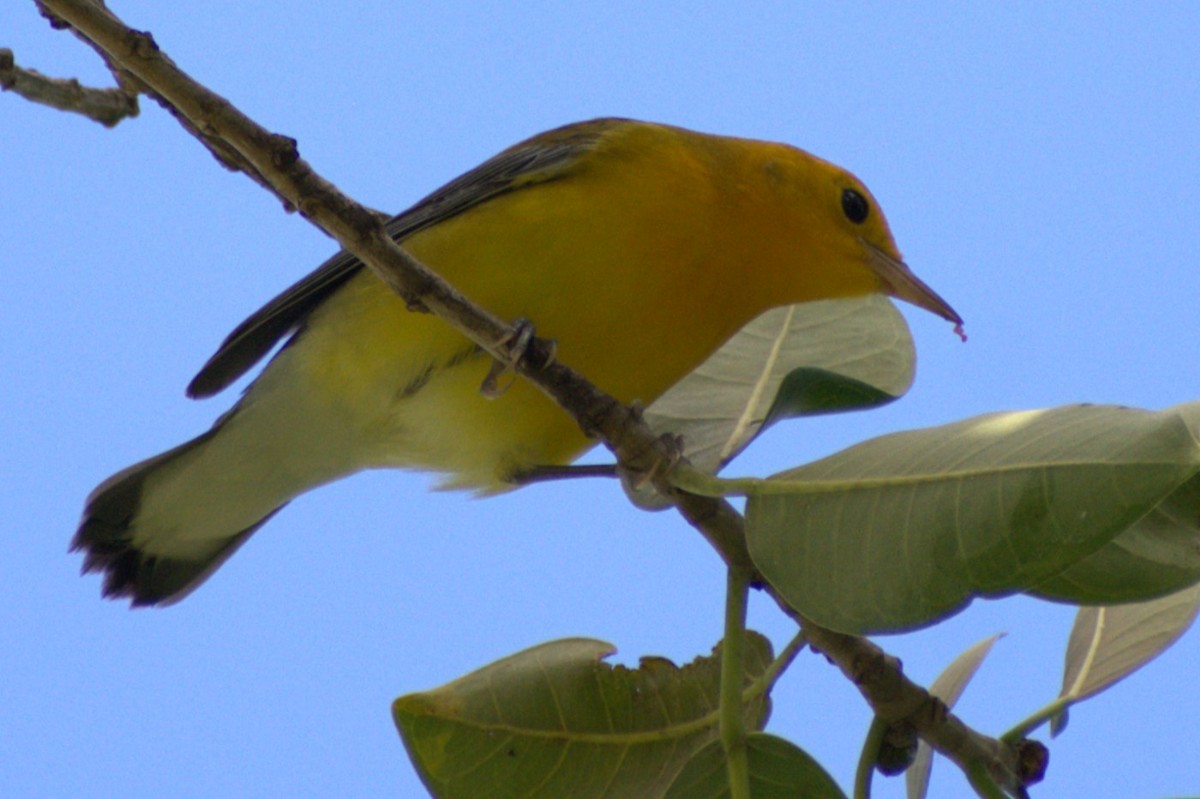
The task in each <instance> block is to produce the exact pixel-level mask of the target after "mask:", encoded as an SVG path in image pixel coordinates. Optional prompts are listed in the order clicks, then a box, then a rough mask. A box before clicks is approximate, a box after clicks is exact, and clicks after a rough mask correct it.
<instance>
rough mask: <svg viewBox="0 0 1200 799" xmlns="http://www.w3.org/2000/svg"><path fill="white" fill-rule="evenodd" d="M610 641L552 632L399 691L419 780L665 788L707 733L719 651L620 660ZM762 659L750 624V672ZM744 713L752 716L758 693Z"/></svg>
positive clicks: (447, 792)
mask: <svg viewBox="0 0 1200 799" xmlns="http://www.w3.org/2000/svg"><path fill="white" fill-rule="evenodd" d="M612 652H613V648H612V647H611V645H609V644H606V643H604V642H602V641H595V640H590V639H567V640H563V641H553V642H550V643H547V644H542V645H541V646H538V647H533V648H531V649H528V650H525V651H523V652H520V653H517V654H516V655H513V656H510V657H508V658H505V659H503V660H500V661H497V662H496V663H493V664H491V665H490V666H486V667H484V668H483V669H480V670H479V671H476V672H473V673H472V674H469V675H467V676H465V677H463V678H460V679H459V680H456V681H454V682H452V683H449V684H448V685H445V686H443V687H441V688H437V689H434V690H432V691H427V692H424V693H419V694H410V695H408V696H404V697H401V698H399V699H397V700H396V702H395V703H394V705H393V715H394V716H395V719H396V724H397V727H398V729H399V730H400V734H401V737H402V738H403V739H404V743H405V746H406V747H407V749H408V751H409V756H410V757H411V758H412V760H413V762H414V764H415V765H416V767H417V770H418V773H419V774H420V775H421V778H422V780H423V781H424V782H425V784H426V787H428V788H429V790H430V792H431V793H432V794H433V795H434V796H435V797H438V798H439V799H450V798H453V797H462V798H464V799H465V797H477V796H488V797H495V798H496V799H498V798H499V797H513V799H516V798H517V797H521V799H534V798H535V797H537V798H541V799H550V797H562V796H571V797H578V798H579V799H591V798H592V797H594V798H595V799H601V798H602V797H604V798H609V797H611V798H612V799H616V797H625V796H645V797H648V799H652V798H653V797H657V796H662V794H663V793H664V792H665V791H666V788H667V786H668V785H669V784H670V782H671V780H672V779H673V778H674V776H675V775H676V774H677V773H678V771H679V769H680V768H682V766H683V764H684V763H685V762H686V761H687V760H688V758H689V757H690V756H691V755H692V753H693V752H694V751H696V749H698V748H699V747H701V746H703V745H704V744H705V743H707V742H708V741H710V740H712V739H713V738H714V736H715V735H716V729H717V694H718V683H719V657H718V656H716V655H715V654H714V656H711V657H706V658H698V659H697V660H696V661H694V662H692V663H691V664H688V665H687V666H684V667H682V668H680V667H676V666H675V665H674V664H672V663H670V662H669V661H666V660H664V659H662V658H645V659H643V660H642V662H641V664H640V666H639V668H637V669H628V668H625V667H623V666H616V667H614V666H611V665H609V664H606V663H603V662H602V658H604V657H606V656H608V655H610V654H612ZM770 660H771V647H770V643H769V642H768V641H767V640H766V639H765V638H763V637H762V636H760V635H758V634H756V633H748V634H747V638H746V665H747V679H748V680H750V679H753V678H754V677H757V676H759V675H761V674H762V673H763V671H764V670H765V668H766V666H767V665H768V664H769V662H770ZM746 715H747V719H746V720H747V724H748V726H750V727H751V728H752V729H758V728H760V727H761V725H762V724H764V723H765V721H766V715H767V706H766V703H765V700H764V699H762V698H761V697H760V698H759V700H758V701H755V702H751V703H749V704H748V706H747V708H746Z"/></svg>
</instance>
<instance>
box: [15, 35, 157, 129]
mask: <svg viewBox="0 0 1200 799" xmlns="http://www.w3.org/2000/svg"><path fill="white" fill-rule="evenodd" d="M0 90H3V91H11V92H14V93H15V94H18V95H20V96H21V97H24V98H25V99H26V100H28V101H30V102H31V103H38V104H40V105H46V106H49V107H51V108H56V109H58V110H59V111H69V112H71V113H74V114H80V115H82V116H85V117H87V118H88V119H91V120H93V121H96V122H99V123H100V124H101V125H104V126H105V127H106V128H111V127H114V126H116V124H117V123H118V122H120V121H121V120H122V119H125V118H126V117H135V116H137V115H138V101H137V92H134V91H128V90H126V89H125V88H123V87H120V86H118V87H116V88H113V89H93V88H91V87H89V86H84V85H83V84H81V83H80V82H79V81H78V80H76V79H75V78H51V77H48V76H46V75H43V74H42V73H40V72H38V71H37V70H35V69H24V68H23V67H19V66H17V61H16V57H15V56H14V55H13V51H12V50H9V49H7V48H0Z"/></svg>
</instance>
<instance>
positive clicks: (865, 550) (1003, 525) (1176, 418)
mask: <svg viewBox="0 0 1200 799" xmlns="http://www.w3.org/2000/svg"><path fill="white" fill-rule="evenodd" d="M1189 412H1190V409H1189ZM1188 421H1190V420H1189V419H1187V418H1185V415H1184V414H1182V413H1180V412H1179V409H1170V410H1169V411H1164V412H1161V413H1150V412H1146V411H1139V410H1133V409H1128V408H1119V407H1113V406H1090V405H1081V406H1068V407H1064V408H1055V409H1049V410H1040V411H1024V412H1016V413H999V414H989V415H986V416H981V417H976V418H974V419H968V420H965V421H962V422H957V423H954V424H950V425H945V426H943V427H937V428H929V429H925V430H915V431H908V432H904V433H896V434H892V435H889V436H884V437H882V438H877V439H873V440H871V441H867V442H865V443H863V444H859V445H857V446H855V447H852V448H850V449H848V450H844V451H843V452H840V453H837V454H835V455H833V456H830V457H828V458H825V459H823V460H821V461H817V462H815V463H812V464H809V465H807V466H803V467H800V468H798V469H794V470H791V471H788V472H785V473H782V474H780V475H776V476H774V477H772V478H771V479H769V480H767V481H762V482H761V483H759V484H756V485H754V486H753V487H752V489H751V491H750V497H749V501H748V505H747V528H748V529H747V537H748V541H749V545H750V550H751V554H752V556H753V557H754V559H755V562H756V564H757V565H758V566H759V568H760V569H761V570H762V572H763V574H764V575H765V576H766V578H767V580H768V581H769V582H771V584H772V585H774V586H775V588H776V589H777V590H779V591H780V592H781V593H782V594H783V596H784V597H786V598H787V599H788V601H789V603H790V604H791V605H792V606H793V607H794V608H796V609H797V610H799V611H800V612H802V613H804V614H806V615H807V616H809V617H810V618H811V619H813V620H814V621H816V622H817V623H819V624H821V625H823V626H826V627H830V628H833V629H836V630H840V631H844V632H852V633H865V632H887V631H899V630H905V629H912V628H915V627H919V626H923V625H927V624H930V623H932V622H934V621H937V620H938V619H940V618H943V617H944V616H946V615H949V614H950V613H952V612H955V611H956V610H958V609H961V608H962V607H963V606H964V605H965V604H966V603H967V602H969V601H970V600H971V599H972V598H973V597H975V596H1003V595H1007V594H1011V593H1014V592H1018V591H1024V590H1028V589H1031V588H1034V587H1035V586H1037V585H1039V584H1041V583H1043V582H1045V581H1047V580H1049V579H1050V578H1051V577H1053V576H1055V575H1057V574H1059V573H1061V572H1063V571H1064V570H1065V569H1067V568H1069V567H1070V566H1072V565H1073V564H1075V563H1078V562H1079V561H1081V560H1083V559H1084V558H1086V557H1088V556H1089V555H1091V554H1093V553H1094V552H1096V551H1098V550H1099V549H1101V548H1102V547H1103V546H1104V545H1105V544H1107V543H1108V542H1109V541H1111V540H1112V539H1113V538H1115V537H1116V536H1117V535H1118V534H1120V533H1121V532H1122V531H1124V530H1126V529H1128V528H1129V527H1130V526H1131V525H1133V524H1134V523H1135V522H1137V521H1138V520H1139V519H1141V518H1142V517H1143V516H1145V515H1146V514H1147V513H1148V512H1149V511H1150V510H1151V509H1152V508H1154V507H1155V506H1156V505H1157V504H1158V503H1160V502H1161V501H1162V500H1163V499H1164V498H1165V497H1166V496H1168V495H1169V494H1171V493H1172V492H1173V491H1174V490H1176V489H1177V488H1178V487H1179V486H1180V485H1181V484H1183V483H1184V482H1186V481H1187V480H1189V479H1190V478H1191V477H1192V476H1193V475H1194V474H1195V473H1196V471H1197V469H1198V468H1200V447H1198V446H1197V442H1196V440H1195V438H1194V436H1193V434H1192V432H1191V430H1190V427H1189V424H1188ZM1066 598H1068V599H1069V598H1070V597H1066Z"/></svg>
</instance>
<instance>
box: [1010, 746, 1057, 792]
mask: <svg viewBox="0 0 1200 799" xmlns="http://www.w3.org/2000/svg"><path fill="white" fill-rule="evenodd" d="M1012 748H1013V752H1014V753H1015V754H1016V756H1017V778H1018V779H1019V780H1020V781H1021V785H1022V786H1029V785H1037V784H1038V783H1039V782H1041V781H1042V779H1043V778H1045V776H1046V769H1047V768H1048V767H1049V765H1050V750H1049V749H1047V748H1046V746H1045V744H1042V743H1040V742H1038V741H1031V740H1029V739H1028V738H1022V739H1021V740H1020V741H1017V742H1016V743H1015V744H1013V747H1012Z"/></svg>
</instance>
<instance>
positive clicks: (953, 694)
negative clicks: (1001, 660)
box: [904, 633, 1004, 799]
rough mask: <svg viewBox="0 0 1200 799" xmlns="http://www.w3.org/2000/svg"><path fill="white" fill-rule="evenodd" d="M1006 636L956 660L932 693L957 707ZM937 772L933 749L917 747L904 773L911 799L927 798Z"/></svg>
mask: <svg viewBox="0 0 1200 799" xmlns="http://www.w3.org/2000/svg"><path fill="white" fill-rule="evenodd" d="M1003 636H1004V634H1003V633H999V634H997V635H990V636H988V637H987V638H984V639H983V640H982V641H980V642H979V643H977V644H974V645H973V646H971V647H970V648H969V649H967V650H965V651H964V652H963V653H962V654H961V655H959V656H958V657H956V658H955V659H954V660H953V661H952V662H951V663H950V665H949V666H947V667H946V669H945V671H943V672H942V673H941V674H939V675H938V678H937V679H936V680H934V681H933V684H932V685H930V686H929V693H931V694H933V695H934V696H936V697H937V698H938V699H940V700H942V701H943V702H945V703H946V707H948V708H953V707H954V706H955V705H956V704H957V703H958V700H959V697H961V696H962V693H963V691H964V690H966V687H967V684H968V683H970V682H971V678H972V677H974V676H975V672H977V671H979V667H980V666H982V665H983V661H984V658H986V657H987V656H988V654H989V653H990V652H991V651H992V647H993V646H995V644H996V642H997V641H999V640H1000V639H1001V638H1002V637H1003ZM932 770H933V749H931V748H930V746H929V744H927V743H925V741H923V740H922V741H921V742H920V743H919V744H918V745H917V756H916V757H915V758H914V759H913V762H912V765H911V766H909V767H908V771H906V772H905V774H904V784H905V790H906V793H907V796H908V799H925V794H926V793H927V792H928V790H929V775H930V772H931V771H932Z"/></svg>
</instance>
